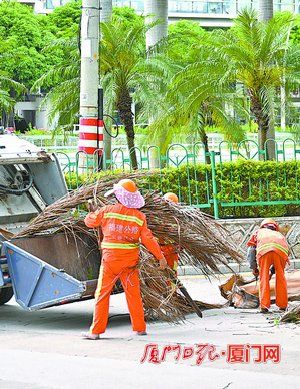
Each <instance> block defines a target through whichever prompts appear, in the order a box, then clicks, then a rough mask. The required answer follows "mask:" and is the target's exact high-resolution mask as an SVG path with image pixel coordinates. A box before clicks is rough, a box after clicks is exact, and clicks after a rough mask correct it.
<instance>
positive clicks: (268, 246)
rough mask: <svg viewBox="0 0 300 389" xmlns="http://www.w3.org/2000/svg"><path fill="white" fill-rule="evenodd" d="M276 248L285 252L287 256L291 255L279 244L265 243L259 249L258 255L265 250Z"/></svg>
mask: <svg viewBox="0 0 300 389" xmlns="http://www.w3.org/2000/svg"><path fill="white" fill-rule="evenodd" d="M274 248H276V249H278V250H281V251H283V252H284V253H285V254H286V255H288V254H289V251H288V249H286V248H285V247H283V246H281V245H280V244H279V243H265V244H263V245H261V246H259V247H258V248H257V253H260V252H261V251H263V250H267V249H274Z"/></svg>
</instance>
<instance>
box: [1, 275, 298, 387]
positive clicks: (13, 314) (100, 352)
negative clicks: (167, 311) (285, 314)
mask: <svg viewBox="0 0 300 389" xmlns="http://www.w3.org/2000/svg"><path fill="white" fill-rule="evenodd" d="M184 281H185V284H186V285H187V286H188V288H189V290H190V291H191V293H192V295H193V297H195V298H198V299H201V297H202V300H204V298H203V296H207V297H206V299H207V301H209V302H217V301H219V302H221V301H223V300H222V298H221V297H220V296H219V293H218V289H217V282H213V283H212V284H210V283H209V282H208V281H206V280H205V279H203V278H202V277H189V278H188V279H187V278H186V279H184ZM92 309H93V301H86V302H82V303H76V304H70V305H65V306H61V307H55V308H51V309H47V310H44V311H39V312H32V313H30V312H25V311H23V310H22V309H21V308H20V307H19V306H18V305H16V303H15V302H13V301H12V302H11V303H10V304H7V305H6V306H3V307H1V308H0V345H1V346H0V350H1V354H0V355H1V363H0V388H1V389H2V388H4V389H16V388H17V389H19V388H22V389H23V388H24V389H36V388H51V389H52V388H72V389H77V388H83V387H84V388H105V389H106V388H121V389H123V388H125V389H126V388H140V387H143V388H155V389H156V388H164V389H165V388H166V387H167V386H172V389H173V388H182V387H188V388H197V389H198V388H204V389H210V388H212V389H215V388H216V389H222V388H230V389H232V388H237V389H239V388H242V389H247V388H251V389H252V388H256V389H259V388H270V387H272V389H276V388H281V389H282V387H284V389H288V388H293V389H294V388H295V389H296V388H300V377H299V374H300V373H299V349H300V326H296V325H285V326H281V325H280V326H278V325H276V318H277V317H278V314H276V313H274V314H270V315H268V316H263V315H261V314H258V313H257V312H256V310H248V311H246V310H235V309H233V308H223V309H220V310H211V311H207V312H205V313H204V318H203V319H199V318H198V317H197V316H195V315H190V316H189V317H188V319H187V321H186V322H185V323H180V324H173V325H169V324H166V323H153V324H150V325H149V328H148V332H149V335H148V336H147V337H143V338H140V337H136V336H135V334H132V332H131V329H130V324H129V319H128V316H126V315H125V316H115V317H112V319H111V320H110V324H109V329H108V331H107V333H106V334H105V335H104V338H103V339H102V340H100V341H96V342H92V341H85V340H82V339H81V338H80V332H81V331H83V330H85V329H86V328H87V327H88V325H89V324H90V319H91V314H92ZM124 313H126V304H125V299H124V295H118V296H113V297H112V299H111V314H112V315H120V314H124ZM149 343H157V344H158V347H159V350H162V348H163V346H165V345H169V344H172V345H175V346H176V345H177V344H179V345H180V346H181V347H184V346H193V345H195V344H196V343H203V344H204V343H208V344H212V345H214V346H215V347H216V351H217V352H218V351H221V350H226V347H227V345H228V344H254V343H256V344H266V343H268V344H280V345H281V347H282V357H281V362H280V363H278V364H273V363H272V362H268V363H266V364H255V363H253V361H252V359H253V357H254V354H252V351H253V350H252V351H251V354H250V362H249V363H245V364H241V363H237V364H230V363H227V362H226V358H223V357H221V358H219V359H218V360H215V361H209V360H208V359H207V358H206V359H205V361H204V362H203V363H202V364H201V365H200V366H197V365H196V357H192V358H191V359H187V360H185V361H179V362H176V361H175V360H174V356H175V355H176V354H175V353H170V354H169V355H168V356H167V358H166V362H163V363H161V364H158V365H156V364H151V363H148V362H145V363H143V364H141V363H140V359H141V358H142V356H143V353H144V348H145V345H146V344H149Z"/></svg>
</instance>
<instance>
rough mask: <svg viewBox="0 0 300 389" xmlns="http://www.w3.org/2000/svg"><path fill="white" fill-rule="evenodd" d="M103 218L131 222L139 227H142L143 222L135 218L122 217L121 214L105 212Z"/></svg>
mask: <svg viewBox="0 0 300 389" xmlns="http://www.w3.org/2000/svg"><path fill="white" fill-rule="evenodd" d="M103 218H104V219H110V218H114V219H119V220H123V221H128V222H133V223H136V224H138V225H139V226H142V225H143V224H144V220H142V219H139V218H138V217H136V216H127V215H123V214H122V213H115V212H107V213H105V214H104V215H103Z"/></svg>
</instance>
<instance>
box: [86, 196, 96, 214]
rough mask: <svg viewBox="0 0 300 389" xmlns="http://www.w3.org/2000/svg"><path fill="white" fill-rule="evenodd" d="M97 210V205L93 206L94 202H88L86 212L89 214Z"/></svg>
mask: <svg viewBox="0 0 300 389" xmlns="http://www.w3.org/2000/svg"><path fill="white" fill-rule="evenodd" d="M96 209H97V204H95V202H94V200H92V199H90V200H88V210H89V212H95V211H96Z"/></svg>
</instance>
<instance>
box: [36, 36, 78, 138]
mask: <svg viewBox="0 0 300 389" xmlns="http://www.w3.org/2000/svg"><path fill="white" fill-rule="evenodd" d="M47 50H49V51H52V50H60V51H61V52H63V53H64V57H63V60H62V62H61V63H60V64H57V65H54V66H53V67H52V68H51V69H50V70H48V72H46V73H45V74H44V75H43V76H42V77H40V78H39V79H38V80H37V81H36V82H35V83H34V85H33V86H32V90H33V91H35V90H38V89H39V88H44V89H46V90H48V92H47V94H46V97H45V98H44V100H43V102H42V105H45V106H46V105H47V106H48V107H49V116H48V121H49V123H50V124H55V127H56V129H64V130H71V129H72V128H73V125H74V124H75V123H77V122H78V113H79V96H80V56H79V52H78V43H77V39H75V38H74V39H68V40H66V39H59V40H55V41H54V42H53V43H52V44H50V45H49V46H48V47H47Z"/></svg>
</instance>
